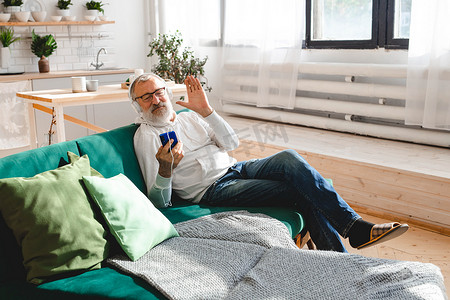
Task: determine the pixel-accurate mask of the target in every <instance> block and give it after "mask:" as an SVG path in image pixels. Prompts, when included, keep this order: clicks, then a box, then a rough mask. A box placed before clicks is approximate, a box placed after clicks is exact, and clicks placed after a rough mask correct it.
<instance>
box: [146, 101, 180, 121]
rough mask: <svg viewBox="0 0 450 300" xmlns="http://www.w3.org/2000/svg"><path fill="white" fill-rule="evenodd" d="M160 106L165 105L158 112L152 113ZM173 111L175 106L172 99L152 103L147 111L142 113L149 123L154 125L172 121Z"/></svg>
mask: <svg viewBox="0 0 450 300" xmlns="http://www.w3.org/2000/svg"><path fill="white" fill-rule="evenodd" d="M158 107H163V108H162V109H159V110H158V111H157V112H156V113H152V111H153V110H155V109H156V108H158ZM172 113H173V106H172V103H171V102H170V101H166V102H159V104H158V105H151V106H150V108H149V109H148V110H147V111H144V112H143V113H142V117H143V118H144V120H146V121H147V122H149V123H152V124H154V125H164V124H166V123H167V122H169V121H170V118H171V117H172Z"/></svg>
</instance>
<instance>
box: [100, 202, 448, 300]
mask: <svg viewBox="0 0 450 300" xmlns="http://www.w3.org/2000/svg"><path fill="white" fill-rule="evenodd" d="M175 227H176V229H177V230H178V232H179V234H180V237H176V238H171V239H169V240H166V241H165V242H163V243H161V244H159V245H158V246H156V247H154V248H153V249H152V250H150V251H149V252H147V254H145V255H144V256H143V257H142V258H141V259H139V260H138V261H136V262H132V261H131V260H129V259H128V258H127V257H124V256H120V257H114V258H111V259H109V260H108V262H109V263H110V264H111V265H112V266H113V267H116V268H118V269H119V270H121V271H124V272H126V273H129V274H131V275H134V276H138V277H141V278H143V279H144V280H146V281H147V282H148V283H150V284H151V285H152V286H154V287H156V288H157V289H158V290H159V291H160V292H161V293H162V294H164V295H165V296H166V297H167V298H169V299H195V300H198V299H321V300H323V299H447V298H446V297H447V296H446V293H445V287H444V281H443V276H442V274H441V272H440V270H439V268H438V267H437V266H435V265H433V264H426V263H417V262H409V261H394V260H386V259H377V258H368V257H363V256H359V255H351V254H343V253H336V252H330V251H308V250H300V249H298V248H297V247H296V246H295V244H294V242H293V241H292V238H291V236H290V234H289V231H288V229H287V228H286V226H284V225H283V223H281V222H280V221H278V220H276V219H273V218H271V217H268V216H266V215H262V214H251V213H248V212H246V211H234V212H224V213H217V214H213V215H209V216H205V217H201V218H198V219H194V220H190V221H186V222H182V223H178V224H175Z"/></svg>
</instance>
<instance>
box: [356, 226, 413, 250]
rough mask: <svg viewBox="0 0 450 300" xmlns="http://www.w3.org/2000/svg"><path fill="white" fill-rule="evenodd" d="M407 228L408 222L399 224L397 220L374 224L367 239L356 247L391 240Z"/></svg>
mask: <svg viewBox="0 0 450 300" xmlns="http://www.w3.org/2000/svg"><path fill="white" fill-rule="evenodd" d="M408 229H409V226H408V224H400V223H397V222H394V223H385V224H376V225H374V226H373V227H372V229H371V230H370V239H369V241H368V242H367V243H364V244H362V245H360V246H358V247H356V249H363V248H366V247H369V246H375V245H377V244H380V243H383V242H386V241H389V240H392V239H393V238H396V237H398V236H400V235H402V234H403V233H405V232H406V231H407V230H408Z"/></svg>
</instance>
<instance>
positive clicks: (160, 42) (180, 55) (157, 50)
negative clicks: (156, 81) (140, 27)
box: [147, 30, 212, 92]
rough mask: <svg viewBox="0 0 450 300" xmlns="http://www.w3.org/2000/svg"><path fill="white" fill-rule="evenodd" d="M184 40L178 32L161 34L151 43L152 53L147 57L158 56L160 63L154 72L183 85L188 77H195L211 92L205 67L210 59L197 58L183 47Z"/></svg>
mask: <svg viewBox="0 0 450 300" xmlns="http://www.w3.org/2000/svg"><path fill="white" fill-rule="evenodd" d="M182 43H183V38H182V36H181V33H180V32H179V31H178V30H177V31H176V32H175V34H159V35H158V37H157V38H155V39H153V41H151V42H150V44H149V46H150V53H149V54H148V55H147V56H148V57H151V56H153V55H156V56H158V58H159V62H158V64H157V65H154V66H153V68H152V72H154V73H155V74H157V75H159V76H160V77H161V78H164V79H165V80H167V81H175V83H178V84H182V83H184V80H185V79H186V76H188V75H193V76H195V77H199V79H200V83H201V85H202V86H205V85H206V86H205V90H206V91H208V92H211V90H212V87H210V86H207V78H206V77H205V70H204V66H205V64H206V61H207V60H208V57H205V58H203V59H200V58H196V57H195V56H194V52H193V51H192V50H191V49H190V48H183V47H182Z"/></svg>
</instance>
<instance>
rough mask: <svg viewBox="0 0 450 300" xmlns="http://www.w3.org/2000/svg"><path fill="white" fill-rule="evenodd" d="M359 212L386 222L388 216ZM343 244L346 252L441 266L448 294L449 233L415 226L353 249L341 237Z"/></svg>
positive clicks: (449, 289)
mask: <svg viewBox="0 0 450 300" xmlns="http://www.w3.org/2000/svg"><path fill="white" fill-rule="evenodd" d="M360 215H361V216H362V217H363V218H364V219H366V220H367V221H369V222H372V223H386V222H391V221H392V220H387V219H381V218H377V217H374V216H370V215H366V214H364V213H360ZM343 242H344V245H345V247H346V249H347V251H348V252H349V253H352V254H359V255H363V256H368V257H378V258H386V259H395V260H408V261H418V262H423V263H432V264H435V265H436V266H438V267H439V268H440V269H441V272H442V275H443V276H444V283H445V287H446V289H447V296H448V297H449V298H450V237H449V236H445V235H442V234H439V233H435V232H431V231H428V230H424V229H421V228H417V227H415V226H410V229H409V230H408V231H407V232H406V233H405V234H403V235H402V236H400V237H398V238H396V239H394V240H391V241H387V242H385V243H383V244H380V245H376V246H373V247H369V248H366V249H362V250H357V249H354V248H352V247H351V246H350V244H349V243H348V239H345V240H344V241H343Z"/></svg>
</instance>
